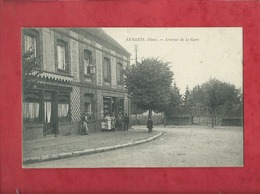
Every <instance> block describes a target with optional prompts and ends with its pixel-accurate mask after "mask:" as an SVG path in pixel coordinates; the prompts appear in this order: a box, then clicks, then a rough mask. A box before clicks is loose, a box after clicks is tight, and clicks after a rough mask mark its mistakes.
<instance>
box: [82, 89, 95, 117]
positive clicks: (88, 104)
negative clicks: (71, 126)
mask: <svg viewBox="0 0 260 194" xmlns="http://www.w3.org/2000/svg"><path fill="white" fill-rule="evenodd" d="M93 98H94V95H93V94H88V93H86V94H84V113H85V114H86V115H87V117H88V119H89V120H92V119H93Z"/></svg>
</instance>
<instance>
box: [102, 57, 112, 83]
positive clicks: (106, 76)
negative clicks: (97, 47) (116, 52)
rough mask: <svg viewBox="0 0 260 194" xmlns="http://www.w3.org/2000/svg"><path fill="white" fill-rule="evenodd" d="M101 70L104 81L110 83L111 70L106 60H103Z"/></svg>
mask: <svg viewBox="0 0 260 194" xmlns="http://www.w3.org/2000/svg"><path fill="white" fill-rule="evenodd" d="M103 69H104V80H105V81H110V79H111V77H110V75H111V68H110V61H109V59H108V58H104V61H103Z"/></svg>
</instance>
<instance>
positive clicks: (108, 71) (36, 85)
mask: <svg viewBox="0 0 260 194" xmlns="http://www.w3.org/2000/svg"><path fill="white" fill-rule="evenodd" d="M28 52H31V53H32V55H33V56H35V57H36V59H40V60H39V61H40V63H38V65H37V68H36V69H37V70H34V71H33V72H31V73H29V74H26V75H23V76H24V77H27V78H29V79H28V80H30V82H31V83H33V84H32V86H31V87H29V89H27V88H25V87H24V88H23V138H24V140H27V139H36V138H39V137H43V136H46V135H49V134H55V135H57V134H60V135H66V134H71V133H78V132H79V128H80V120H81V116H82V114H83V113H86V114H88V115H89V121H88V122H89V129H90V131H99V130H100V121H101V120H102V119H103V117H104V115H106V114H110V115H112V114H115V115H118V114H119V112H121V113H128V114H129V100H128V97H127V93H126V90H125V87H124V85H123V79H124V77H123V69H124V68H125V67H126V66H127V64H129V60H130V53H129V52H128V51H126V50H125V49H124V48H123V47H122V46H121V45H120V44H119V43H117V42H116V41H115V40H114V39H113V38H111V37H110V36H109V35H108V34H106V33H105V31H104V30H102V29H101V28H25V29H23V30H22V54H23V58H24V56H25V54H26V53H28ZM23 63H24V62H23ZM24 65H25V64H23V67H24Z"/></svg>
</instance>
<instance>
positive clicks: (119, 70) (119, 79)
mask: <svg viewBox="0 0 260 194" xmlns="http://www.w3.org/2000/svg"><path fill="white" fill-rule="evenodd" d="M123 80H124V78H123V65H122V64H121V63H117V83H120V84H122V83H123Z"/></svg>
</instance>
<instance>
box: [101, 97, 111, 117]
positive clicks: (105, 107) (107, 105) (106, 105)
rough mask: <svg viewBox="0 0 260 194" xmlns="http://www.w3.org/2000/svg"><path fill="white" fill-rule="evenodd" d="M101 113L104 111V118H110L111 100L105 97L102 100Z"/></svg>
mask: <svg viewBox="0 0 260 194" xmlns="http://www.w3.org/2000/svg"><path fill="white" fill-rule="evenodd" d="M103 111H104V117H106V116H107V115H110V116H111V113H112V99H111V98H108V97H105V98H103Z"/></svg>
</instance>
